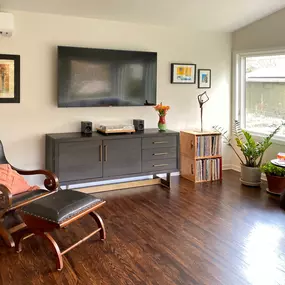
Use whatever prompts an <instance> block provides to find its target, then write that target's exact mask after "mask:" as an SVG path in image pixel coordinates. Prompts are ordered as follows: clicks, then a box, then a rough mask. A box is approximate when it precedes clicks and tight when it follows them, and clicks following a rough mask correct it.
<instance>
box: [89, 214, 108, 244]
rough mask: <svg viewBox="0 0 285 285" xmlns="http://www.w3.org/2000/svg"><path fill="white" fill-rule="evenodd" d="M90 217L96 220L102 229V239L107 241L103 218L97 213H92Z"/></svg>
mask: <svg viewBox="0 0 285 285" xmlns="http://www.w3.org/2000/svg"><path fill="white" fill-rule="evenodd" d="M89 215H90V216H91V217H92V218H93V219H94V220H95V222H96V223H97V225H98V228H101V230H100V232H99V233H100V239H101V240H105V239H106V230H105V225H104V222H103V220H102V218H101V217H100V216H99V214H97V213H96V212H90V213H89Z"/></svg>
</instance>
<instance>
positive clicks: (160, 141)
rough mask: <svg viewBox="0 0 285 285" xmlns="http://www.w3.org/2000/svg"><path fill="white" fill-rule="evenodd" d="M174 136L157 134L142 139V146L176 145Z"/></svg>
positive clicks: (146, 147)
mask: <svg viewBox="0 0 285 285" xmlns="http://www.w3.org/2000/svg"><path fill="white" fill-rule="evenodd" d="M176 140H177V138H176V136H163V137H161V136H157V137H151V138H143V139H142V148H143V149H148V148H160V147H176Z"/></svg>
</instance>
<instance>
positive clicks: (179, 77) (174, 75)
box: [170, 63, 196, 84]
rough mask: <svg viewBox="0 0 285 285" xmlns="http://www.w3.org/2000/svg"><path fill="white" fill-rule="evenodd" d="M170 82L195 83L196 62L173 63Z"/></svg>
mask: <svg viewBox="0 0 285 285" xmlns="http://www.w3.org/2000/svg"><path fill="white" fill-rule="evenodd" d="M170 82H171V83H172V84H195V83H196V64H193V63H172V64H171V78H170Z"/></svg>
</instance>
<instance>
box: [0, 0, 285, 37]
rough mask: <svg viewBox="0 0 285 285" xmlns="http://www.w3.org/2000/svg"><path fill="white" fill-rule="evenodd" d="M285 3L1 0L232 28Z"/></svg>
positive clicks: (13, 5) (18, 6) (54, 10)
mask: <svg viewBox="0 0 285 285" xmlns="http://www.w3.org/2000/svg"><path fill="white" fill-rule="evenodd" d="M283 7H285V0H270V1H269V0H0V9H1V10H2V11H11V10H21V11H30V12H41V13H51V14H60V15H72V16H79V17H87V18H97V19H106V20H114V21H123V22H133V23H144V24H153V25H162V26H174V27H177V28H179V29H182V30H185V31H187V30H188V29H191V28H195V29H197V28H199V29H203V30H215V31H226V32H232V31H234V30H237V29H239V28H241V27H243V26H245V25H247V24H249V23H252V22H254V21H256V20H258V19H261V18H263V17H265V16H267V15H269V14H271V13H273V12H275V11H278V10H280V9H282V8H283Z"/></svg>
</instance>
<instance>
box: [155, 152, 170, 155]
mask: <svg viewBox="0 0 285 285" xmlns="http://www.w3.org/2000/svg"><path fill="white" fill-rule="evenodd" d="M167 154H168V152H158V153H153V154H152V155H154V156H159V155H167Z"/></svg>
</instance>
